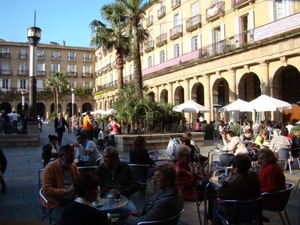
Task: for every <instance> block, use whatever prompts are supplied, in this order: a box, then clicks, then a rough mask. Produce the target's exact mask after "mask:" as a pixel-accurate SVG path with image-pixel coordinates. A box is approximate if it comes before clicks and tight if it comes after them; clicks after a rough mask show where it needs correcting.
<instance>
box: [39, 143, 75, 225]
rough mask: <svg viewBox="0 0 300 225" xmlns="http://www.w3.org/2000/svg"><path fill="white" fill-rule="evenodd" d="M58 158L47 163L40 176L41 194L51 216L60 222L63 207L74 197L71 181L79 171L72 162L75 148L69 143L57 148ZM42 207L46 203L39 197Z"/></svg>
mask: <svg viewBox="0 0 300 225" xmlns="http://www.w3.org/2000/svg"><path fill="white" fill-rule="evenodd" d="M58 154H59V158H58V159H56V160H55V161H53V162H51V163H49V164H47V166H46V167H45V170H44V172H43V176H42V187H43V194H44V195H45V197H46V198H47V200H48V202H49V208H50V210H51V218H52V219H53V220H55V222H56V223H57V224H60V218H61V214H62V212H63V209H64V207H65V206H66V204H68V203H69V202H72V201H73V200H74V197H75V193H74V187H73V181H74V180H75V179H76V178H77V177H78V175H79V171H78V169H77V167H76V165H75V164H74V163H73V161H74V158H75V150H74V148H73V147H72V146H71V145H63V146H61V147H60V149H59V153H58ZM40 203H41V204H42V206H43V207H45V208H46V207H47V205H46V203H45V202H44V201H43V200H42V199H40Z"/></svg>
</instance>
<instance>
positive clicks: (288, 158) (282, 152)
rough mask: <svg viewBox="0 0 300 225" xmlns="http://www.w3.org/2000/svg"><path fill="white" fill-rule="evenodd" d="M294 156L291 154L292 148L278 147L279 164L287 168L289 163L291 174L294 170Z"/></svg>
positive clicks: (284, 168) (282, 167) (283, 168)
mask: <svg viewBox="0 0 300 225" xmlns="http://www.w3.org/2000/svg"><path fill="white" fill-rule="evenodd" d="M292 162H293V156H292V154H291V149H290V148H279V149H278V164H279V165H280V167H281V169H282V170H286V167H287V165H288V166H289V170H290V174H292V173H293V170H292Z"/></svg>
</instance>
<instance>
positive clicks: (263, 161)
mask: <svg viewBox="0 0 300 225" xmlns="http://www.w3.org/2000/svg"><path fill="white" fill-rule="evenodd" d="M257 159H258V163H259V165H260V166H261V169H262V170H261V172H260V174H259V182H260V192H261V193H264V192H276V191H280V190H284V189H286V186H285V176H284V174H283V172H282V169H281V168H280V166H279V165H278V164H277V158H276V156H275V155H274V152H273V151H272V150H270V149H269V148H263V149H260V151H259V152H258V156H257ZM281 201H282V199H281V198H273V197H269V198H268V197H264V198H262V205H263V207H271V208H276V205H278V203H280V202H281ZM262 217H263V216H262ZM263 219H264V220H263V221H262V222H267V221H268V219H267V218H265V217H263Z"/></svg>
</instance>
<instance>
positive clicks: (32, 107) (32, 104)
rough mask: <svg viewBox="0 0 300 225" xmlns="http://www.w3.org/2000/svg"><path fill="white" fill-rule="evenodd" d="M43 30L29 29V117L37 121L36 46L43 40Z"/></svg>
mask: <svg viewBox="0 0 300 225" xmlns="http://www.w3.org/2000/svg"><path fill="white" fill-rule="evenodd" d="M41 35H42V30H41V29H40V28H38V27H35V26H34V27H29V28H28V29H27V39H28V41H29V43H30V58H29V117H31V118H32V119H33V120H36V119H37V108H36V48H37V47H36V44H37V43H39V41H40V40H41Z"/></svg>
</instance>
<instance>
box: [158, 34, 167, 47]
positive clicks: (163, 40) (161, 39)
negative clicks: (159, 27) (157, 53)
mask: <svg viewBox="0 0 300 225" xmlns="http://www.w3.org/2000/svg"><path fill="white" fill-rule="evenodd" d="M166 43H167V33H163V34H161V35H159V36H158V37H157V38H156V47H161V46H163V45H164V44H166Z"/></svg>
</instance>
